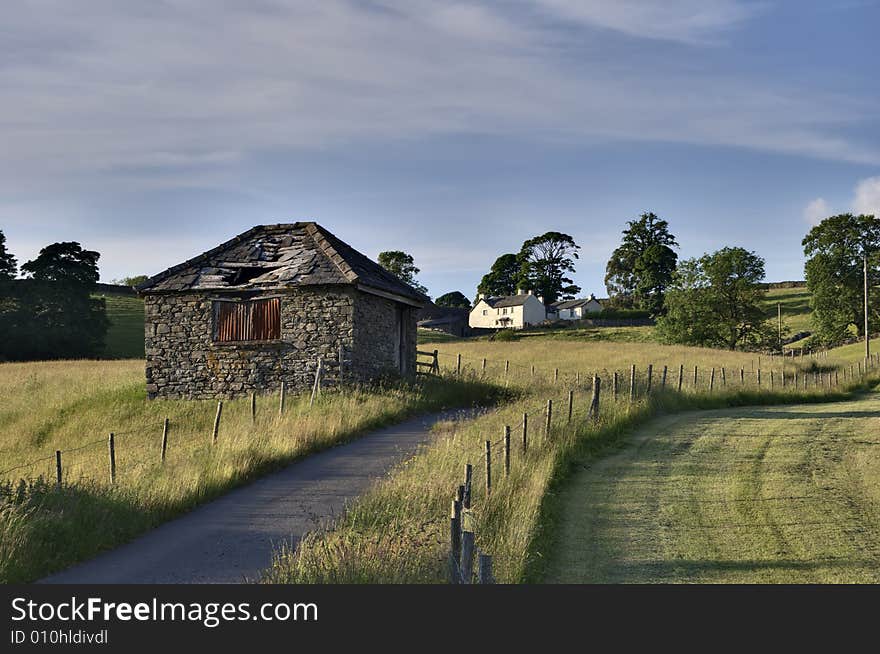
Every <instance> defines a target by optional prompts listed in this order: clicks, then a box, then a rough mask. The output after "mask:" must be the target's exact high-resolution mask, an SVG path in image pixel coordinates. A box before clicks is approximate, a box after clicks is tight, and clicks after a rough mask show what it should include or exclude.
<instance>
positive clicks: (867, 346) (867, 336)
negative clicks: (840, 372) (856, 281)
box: [863, 250, 871, 361]
mask: <svg viewBox="0 0 880 654" xmlns="http://www.w3.org/2000/svg"><path fill="white" fill-rule="evenodd" d="M863 263H864V277H865V361H867V360H868V359H869V358H870V357H871V335H870V334H869V333H868V252H867V250H866V251H865V254H864V259H863Z"/></svg>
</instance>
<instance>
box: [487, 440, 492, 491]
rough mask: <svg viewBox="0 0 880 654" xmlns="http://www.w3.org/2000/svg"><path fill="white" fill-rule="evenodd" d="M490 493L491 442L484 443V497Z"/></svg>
mask: <svg viewBox="0 0 880 654" xmlns="http://www.w3.org/2000/svg"><path fill="white" fill-rule="evenodd" d="M491 493H492V441H486V495H490V494H491Z"/></svg>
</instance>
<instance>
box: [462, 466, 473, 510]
mask: <svg viewBox="0 0 880 654" xmlns="http://www.w3.org/2000/svg"><path fill="white" fill-rule="evenodd" d="M473 479H474V467H473V466H472V465H471V464H470V463H466V464H465V466H464V498H463V499H462V504H463V505H464V508H466V509H469V508H471V482H472V481H473Z"/></svg>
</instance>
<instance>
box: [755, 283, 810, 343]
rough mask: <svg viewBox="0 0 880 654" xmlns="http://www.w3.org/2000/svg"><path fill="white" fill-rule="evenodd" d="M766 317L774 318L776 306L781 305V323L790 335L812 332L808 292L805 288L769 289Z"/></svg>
mask: <svg viewBox="0 0 880 654" xmlns="http://www.w3.org/2000/svg"><path fill="white" fill-rule="evenodd" d="M765 302H766V304H767V315H768V316H769V317H771V318H776V315H777V314H776V311H777V308H776V307H777V304H781V305H782V322H783V324H784V325H785V326H786V327H788V328H789V330H790V332H791V334H796V333H798V332H805V331H812V329H813V326H812V322H811V320H810V317H811V315H812V313H813V309H812V307H811V306H810V291H809V290H807V288H806V287H799V288H771V289H770V290H768V291H767V299H766V301H765Z"/></svg>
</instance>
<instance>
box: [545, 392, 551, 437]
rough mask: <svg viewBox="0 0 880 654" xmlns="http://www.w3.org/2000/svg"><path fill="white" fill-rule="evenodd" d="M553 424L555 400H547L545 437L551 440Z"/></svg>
mask: <svg viewBox="0 0 880 654" xmlns="http://www.w3.org/2000/svg"><path fill="white" fill-rule="evenodd" d="M552 422H553V400H547V425H546V426H545V427H544V437H545V438H547V439H548V440H549V438H550V425H551V424H552Z"/></svg>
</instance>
